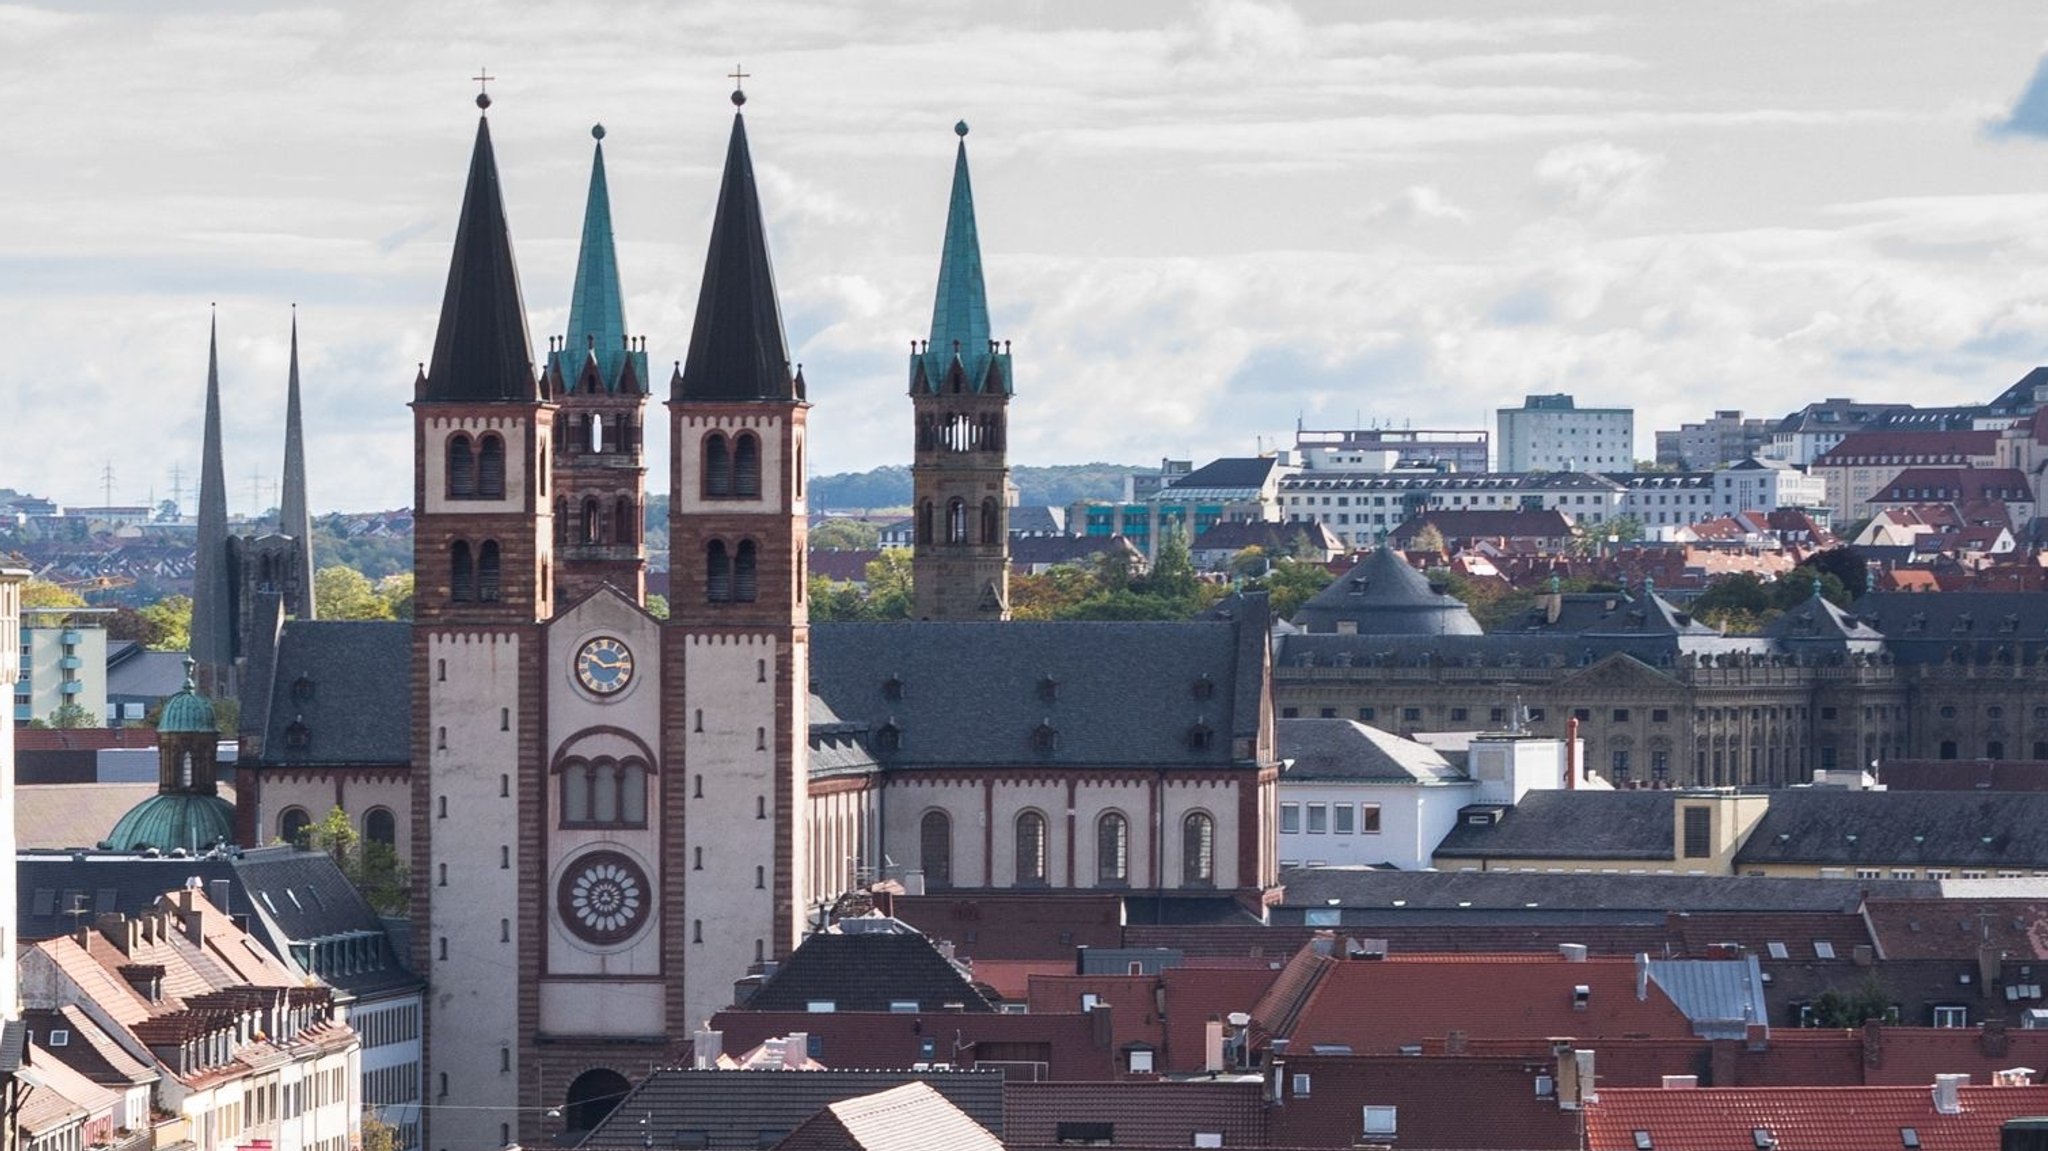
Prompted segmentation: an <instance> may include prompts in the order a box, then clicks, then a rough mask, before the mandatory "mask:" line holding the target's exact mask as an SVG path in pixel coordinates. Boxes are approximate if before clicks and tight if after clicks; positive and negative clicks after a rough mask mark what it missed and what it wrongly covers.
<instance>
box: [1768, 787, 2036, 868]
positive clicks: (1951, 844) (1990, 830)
mask: <svg viewBox="0 0 2048 1151" xmlns="http://www.w3.org/2000/svg"><path fill="white" fill-rule="evenodd" d="M1762 864H1812V865H1816V866H1833V867H1855V866H1857V865H1859V864H1870V865H1882V866H1891V865H1897V866H1900V867H1928V866H1932V867H1981V868H1985V869H1987V870H1996V869H2000V868H2005V869H2010V870H2020V871H2034V870H2048V794H2042V793H2039V792H2001V793H1983V792H1969V791H1918V792H1913V791H1898V792H1894V791H1838V790H1834V789H1822V788H1814V789H1806V788H1792V789H1787V790H1783V791H1775V792H1772V793H1771V805H1770V808H1769V809H1768V810H1767V811H1765V812H1764V816H1763V818H1762V819H1761V820H1759V821H1758V822H1757V825H1756V830H1755V831H1753V832H1751V833H1750V836H1749V839H1748V841H1747V842H1745V843H1744V844H1743V846H1742V849H1741V850H1740V851H1738V852H1736V854H1735V865H1736V866H1737V867H1750V866H1758V865H1762Z"/></svg>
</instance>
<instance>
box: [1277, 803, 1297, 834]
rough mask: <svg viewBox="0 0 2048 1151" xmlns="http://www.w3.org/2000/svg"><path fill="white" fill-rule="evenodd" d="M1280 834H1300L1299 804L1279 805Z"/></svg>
mask: <svg viewBox="0 0 2048 1151" xmlns="http://www.w3.org/2000/svg"><path fill="white" fill-rule="evenodd" d="M1280 834H1282V835H1299V834H1301V805H1300V804H1298V803H1283V804H1281V805H1280Z"/></svg>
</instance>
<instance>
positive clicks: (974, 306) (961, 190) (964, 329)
mask: <svg viewBox="0 0 2048 1151" xmlns="http://www.w3.org/2000/svg"><path fill="white" fill-rule="evenodd" d="M953 133H954V134H955V135H957V136H959V137H960V147H959V150H958V151H957V152H955V153H954V156H953V198H952V202H951V203H949V204H948V205H947V207H946V244H945V247H944V248H943V249H941V250H940V252H939V290H938V294H937V296H936V297H935V298H934V299H933V301H932V342H931V346H932V347H934V348H939V349H941V350H943V351H953V350H958V351H959V353H960V355H961V357H962V359H963V361H964V362H963V364H962V367H963V368H965V369H966V373H967V378H968V380H969V381H971V386H979V384H980V382H981V378H982V374H983V370H984V369H985V368H986V367H987V364H988V350H989V340H988V289H987V288H986V287H985V286H984V285H983V283H982V278H981V235H980V233H979V232H978V231H976V229H975V227H974V188H973V185H972V184H970V183H969V181H968V179H967V121H965V120H962V121H960V122H959V123H958V124H955V125H954V126H953ZM941 362H943V361H941ZM937 382H938V381H933V383H934V384H936V383H937Z"/></svg>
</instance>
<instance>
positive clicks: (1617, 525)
mask: <svg viewBox="0 0 2048 1151" xmlns="http://www.w3.org/2000/svg"><path fill="white" fill-rule="evenodd" d="M1602 529H1605V530H1604V531H1603V530H1602ZM1593 530H1594V531H1595V532H1597V533H1599V534H1600V535H1601V536H1602V537H1603V538H1606V539H1611V540H1615V541H1617V542H1619V543H1632V542H1634V541H1636V540H1640V539H1642V538H1643V521H1641V520H1639V519H1637V518H1636V517H1634V516H1616V517H1614V518H1613V519H1611V520H1608V521H1607V522H1606V523H1604V524H1595V525H1593Z"/></svg>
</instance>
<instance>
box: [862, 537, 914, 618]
mask: <svg viewBox="0 0 2048 1151" xmlns="http://www.w3.org/2000/svg"><path fill="white" fill-rule="evenodd" d="M866 575H867V581H868V595H867V599H868V613H869V614H868V617H867V618H869V619H909V618H910V606H911V603H912V600H911V574H910V549H908V548H890V549H889V550H888V551H885V552H883V553H882V554H881V555H878V556H876V557H875V558H874V559H871V560H869V561H868V564H867V570H866Z"/></svg>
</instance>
